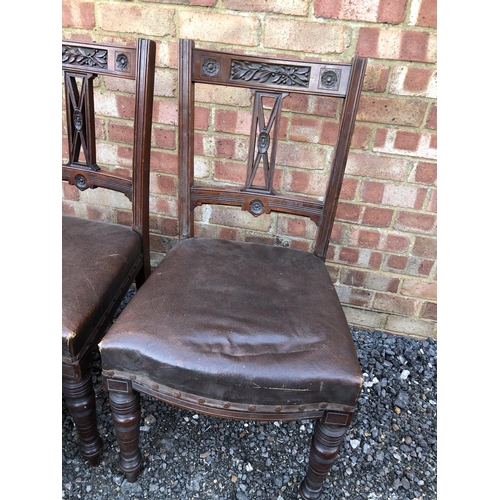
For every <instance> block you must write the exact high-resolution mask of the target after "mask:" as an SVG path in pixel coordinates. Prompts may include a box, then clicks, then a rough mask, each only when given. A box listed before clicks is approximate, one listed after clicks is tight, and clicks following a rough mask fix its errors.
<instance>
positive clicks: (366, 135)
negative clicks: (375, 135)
mask: <svg viewBox="0 0 500 500" xmlns="http://www.w3.org/2000/svg"><path fill="white" fill-rule="evenodd" d="M371 135H372V129H371V127H369V126H366V125H361V124H359V123H358V124H356V126H355V128H354V134H353V135H352V141H351V149H368V148H369V145H370V140H371ZM334 142H335V141H332V142H327V144H333V143H334Z"/></svg>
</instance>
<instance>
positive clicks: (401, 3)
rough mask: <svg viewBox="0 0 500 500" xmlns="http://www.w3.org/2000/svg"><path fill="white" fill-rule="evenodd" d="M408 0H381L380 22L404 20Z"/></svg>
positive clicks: (393, 22) (395, 22)
mask: <svg viewBox="0 0 500 500" xmlns="http://www.w3.org/2000/svg"><path fill="white" fill-rule="evenodd" d="M407 2H408V0H391V1H389V2H388V1H386V0H381V1H380V2H379V5H378V16H377V21H378V22H379V23H389V24H399V23H401V22H403V21H404V18H405V9H406V4H407Z"/></svg>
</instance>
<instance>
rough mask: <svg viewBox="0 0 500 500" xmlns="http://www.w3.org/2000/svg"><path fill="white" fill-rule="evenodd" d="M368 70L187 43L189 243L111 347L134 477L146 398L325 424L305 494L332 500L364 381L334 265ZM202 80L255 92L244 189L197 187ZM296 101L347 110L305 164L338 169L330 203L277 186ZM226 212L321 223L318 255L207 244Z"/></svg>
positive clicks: (107, 355) (115, 404)
mask: <svg viewBox="0 0 500 500" xmlns="http://www.w3.org/2000/svg"><path fill="white" fill-rule="evenodd" d="M365 68H366V59H364V58H358V57H355V58H353V59H352V61H351V62H350V63H345V62H342V63H341V62H339V63H336V62H335V63H334V62H319V61H303V60H286V59H273V58H270V57H263V56H260V55H259V56H256V55H244V54H236V53H227V52H220V51H216V50H203V49H197V48H195V46H194V42H193V41H191V40H180V41H179V83H178V97H179V121H178V144H179V155H178V179H179V185H178V220H179V240H178V242H177V243H176V244H175V246H173V248H172V249H171V250H170V251H169V252H168V254H167V255H166V257H165V258H164V260H163V261H162V262H161V263H160V264H159V265H158V267H157V269H156V270H155V271H154V272H153V273H152V275H151V277H150V278H149V279H148V281H147V282H146V283H145V284H144V286H143V287H142V288H141V289H140V290H139V291H138V292H137V294H136V295H135V296H134V297H133V298H132V300H131V301H130V303H129V304H128V306H127V307H126V308H125V310H124V311H123V313H122V314H121V315H120V317H119V318H118V319H117V321H116V322H115V323H114V324H113V325H112V326H111V328H110V330H109V331H108V333H107V334H106V335H105V336H104V338H103V340H102V341H101V343H100V350H101V357H102V370H103V371H102V373H103V383H104V388H105V390H106V391H109V399H110V406H111V411H112V416H113V421H114V425H115V431H116V437H117V440H118V444H119V448H120V454H119V466H120V468H121V470H122V471H123V473H124V474H125V476H126V478H127V479H128V481H130V482H133V481H136V480H137V478H138V473H139V471H140V469H141V464H142V455H141V451H140V449H139V444H140V434H139V427H140V416H141V412H140V394H145V395H148V396H151V397H153V398H156V399H158V400H160V401H163V402H166V403H169V404H171V405H174V406H177V407H180V408H183V409H187V410H191V411H194V412H197V413H203V414H206V415H212V416H216V417H222V418H228V419H239V420H249V421H292V420H302V419H314V420H315V421H316V424H315V431H314V435H313V438H312V444H311V449H310V455H309V464H308V469H307V472H306V474H305V478H304V480H303V481H302V483H301V485H300V489H299V490H300V494H301V495H302V498H304V499H317V498H319V497H320V496H321V490H322V485H323V482H324V480H325V478H326V477H327V475H328V473H329V471H330V469H331V466H332V463H333V460H334V458H335V456H336V455H337V454H338V452H339V448H340V446H341V444H342V442H343V438H344V435H345V433H346V431H347V430H348V427H349V424H350V422H351V420H352V417H353V413H354V411H355V408H356V403H357V399H358V396H359V394H360V390H361V387H362V384H363V377H362V374H361V371H360V367H359V363H358V357H357V353H356V349H355V346H354V342H353V339H352V335H351V333H350V330H349V326H348V324H347V321H346V317H345V315H344V312H343V310H342V306H341V304H340V301H339V298H338V296H337V293H336V291H335V287H334V285H333V284H332V281H331V279H330V275H329V272H328V267H327V265H326V264H325V260H326V256H327V250H328V245H329V242H330V238H331V234H332V227H333V222H334V216H335V211H336V208H337V204H338V200H339V194H340V190H341V185H342V179H343V174H344V170H345V166H346V161H347V156H348V152H349V149H350V143H351V138H352V135H353V130H354V125H355V117H356V111H357V107H358V102H359V98H360V94H361V89H362V84H363V78H364V74H365ZM199 84H205V87H204V89H205V93H204V94H203V95H204V97H205V98H206V96H207V95H212V94H210V92H206V88H207V86H206V85H212V84H214V85H218V86H222V87H229V88H230V89H236V88H247V89H250V91H251V95H252V96H253V111H252V113H251V125H250V127H249V134H248V136H249V138H248V155H247V166H246V176H245V180H244V181H242V183H241V185H237V186H235V185H232V184H231V183H230V184H229V185H221V183H219V182H211V183H207V182H205V183H203V182H202V181H200V180H198V179H196V181H195V178H194V154H195V144H196V141H195V128H194V123H195V112H196V109H197V107H196V106H195V88H198V85H199ZM291 94H306V95H310V96H320V97H321V98H322V99H323V98H325V97H328V98H331V99H333V100H336V101H339V102H340V103H342V109H341V112H340V117H339V119H338V136H337V139H336V142H335V154H334V155H333V157H332V161H331V163H327V164H326V165H317V166H313V165H310V164H305V165H302V168H303V169H305V170H306V171H307V170H310V169H312V168H317V169H319V170H321V169H326V170H329V171H330V173H327V174H325V191H324V197H323V198H322V199H318V197H314V196H306V195H304V194H298V193H289V192H283V191H284V190H283V189H282V185H280V186H278V185H276V184H277V183H276V184H275V182H276V177H277V176H274V174H275V173H276V172H277V171H278V170H282V169H284V168H285V165H282V164H279V163H278V159H279V158H282V157H280V156H279V154H278V151H279V149H278V148H279V144H278V143H279V140H278V139H279V138H280V115H281V113H282V110H283V107H284V106H285V104H286V99H288V96H289V95H291ZM226 95H232V94H231V93H227V94H226ZM234 95H238V94H237V93H236V92H235V93H234ZM204 102H205V101H204ZM292 107H293V106H292ZM249 122H250V120H249ZM329 167H331V169H330V168H329ZM299 170H300V169H299ZM280 178H281V179H283V176H282V175H281V176H280ZM214 204H215V205H217V204H220V205H225V206H227V207H239V209H241V210H242V211H244V212H247V213H246V216H247V217H249V218H250V219H251V218H252V217H261V216H263V214H272V213H273V212H275V213H277V214H278V215H280V216H282V215H283V214H287V213H288V214H292V216H293V217H300V216H303V217H306V218H309V219H311V220H312V221H313V222H314V223H315V224H316V226H317V231H316V238H315V242H314V250H313V251H312V252H308V251H305V250H299V249H295V248H291V247H289V246H282V245H271V244H266V243H261V242H254V241H235V240H229V239H221V238H216V237H200V236H199V235H198V236H195V229H196V228H197V227H198V222H197V223H196V224H195V211H196V208H197V207H200V206H202V205H214ZM229 210H230V209H229ZM233 210H237V209H233ZM239 213H241V212H239ZM243 215H245V214H243ZM268 216H269V215H268ZM234 220H239V217H236V216H235V217H234ZM179 432H181V429H179Z"/></svg>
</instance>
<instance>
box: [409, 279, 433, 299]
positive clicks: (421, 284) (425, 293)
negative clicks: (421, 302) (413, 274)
mask: <svg viewBox="0 0 500 500" xmlns="http://www.w3.org/2000/svg"><path fill="white" fill-rule="evenodd" d="M401 295H406V296H410V297H416V298H420V299H431V300H436V298H437V284H436V283H435V282H432V281H422V280H416V279H404V280H403V285H402V286H401Z"/></svg>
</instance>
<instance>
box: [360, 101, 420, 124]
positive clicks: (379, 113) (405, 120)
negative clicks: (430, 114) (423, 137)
mask: <svg viewBox="0 0 500 500" xmlns="http://www.w3.org/2000/svg"><path fill="white" fill-rule="evenodd" d="M426 111H427V103H426V102H423V101H422V100H417V99H406V98H399V97H396V98H387V97H376V96H367V95H362V96H361V99H360V102H359V109H358V114H357V119H358V120H360V121H365V122H375V123H387V124H391V125H404V126H408V127H419V126H420V125H421V124H422V123H423V121H424V117H425V113H426Z"/></svg>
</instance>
